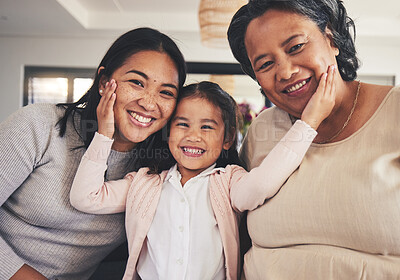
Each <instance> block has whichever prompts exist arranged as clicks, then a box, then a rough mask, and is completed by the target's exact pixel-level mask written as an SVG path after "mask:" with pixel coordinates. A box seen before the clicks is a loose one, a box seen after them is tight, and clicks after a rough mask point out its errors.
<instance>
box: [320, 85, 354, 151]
mask: <svg viewBox="0 0 400 280" xmlns="http://www.w3.org/2000/svg"><path fill="white" fill-rule="evenodd" d="M360 88H361V81H358V86H357V93H356V98H354V102H353V107H352V108H351V110H350V114H349V116H348V117H347V120H346V121H345V122H344V124H343V126H342V128H341V129H339V131H338V132H336V133H335V135H333V136H332V137H331V138H329V139H327V140H325V141H322V142H315V143H317V144H326V143H328V142H330V141H332V140H333V139H335V138H336V137H338V136H339V134H340V133H341V132H342V131H343V129H345V127H346V126H347V125H348V124H349V122H350V119H351V117H352V116H353V112H354V109H355V108H356V105H357V100H358V95H359V93H360Z"/></svg>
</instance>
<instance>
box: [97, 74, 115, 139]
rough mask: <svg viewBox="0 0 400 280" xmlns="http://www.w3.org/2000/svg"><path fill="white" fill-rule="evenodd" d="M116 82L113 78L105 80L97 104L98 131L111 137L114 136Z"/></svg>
mask: <svg viewBox="0 0 400 280" xmlns="http://www.w3.org/2000/svg"><path fill="white" fill-rule="evenodd" d="M116 88H117V83H116V82H115V80H111V81H110V82H107V84H106V86H105V89H104V93H103V94H102V97H101V99H100V102H99V105H98V106H97V120H98V131H97V132H98V133H100V134H103V135H104V136H107V137H108V138H113V136H114V131H115V128H114V103H115V98H116V94H115V89H116Z"/></svg>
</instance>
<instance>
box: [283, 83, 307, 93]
mask: <svg viewBox="0 0 400 280" xmlns="http://www.w3.org/2000/svg"><path fill="white" fill-rule="evenodd" d="M305 84H306V81H302V82H301V83H298V84H297V85H294V86H292V87H291V88H290V89H288V90H287V92H292V91H295V90H298V89H299V88H301V87H302V86H304V85H305Z"/></svg>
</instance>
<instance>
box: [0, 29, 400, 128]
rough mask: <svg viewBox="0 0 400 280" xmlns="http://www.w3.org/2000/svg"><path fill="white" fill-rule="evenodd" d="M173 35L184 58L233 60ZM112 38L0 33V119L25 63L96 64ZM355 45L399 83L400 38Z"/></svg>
mask: <svg viewBox="0 0 400 280" xmlns="http://www.w3.org/2000/svg"><path fill="white" fill-rule="evenodd" d="M172 37H173V38H174V39H175V40H176V41H177V43H178V45H179V47H180V48H181V50H182V52H183V53H184V56H185V58H186V60H187V61H206V62H235V60H234V58H233V56H232V55H231V52H230V50H229V49H225V50H224V49H208V48H205V47H201V46H200V44H199V39H198V38H190V36H189V35H187V34H186V35H185V34H180V35H175V36H174V35H172ZM114 39H115V38H114V37H113V38H86V39H85V38H45V37H43V38H41V37H0V63H1V64H0V65H1V68H0V85H1V87H0V88H1V89H0V100H1V102H0V121H3V120H4V119H5V118H6V117H7V116H8V115H9V114H11V113H12V112H14V111H15V110H17V109H18V108H20V107H21V106H22V98H23V96H22V95H23V69H24V66H25V65H31V66H60V67H64V66H65V67H93V68H95V67H97V65H98V63H99V62H100V60H101V58H102V57H103V55H104V53H105V52H106V50H107V49H108V47H109V46H110V44H111V43H112V42H113V41H114ZM357 46H358V48H357V49H358V52H359V58H360V59H361V60H362V62H363V64H362V67H361V69H360V71H359V73H360V74H384V75H395V76H396V83H397V84H400V51H399V50H400V39H398V40H390V41H388V40H379V39H376V38H374V39H372V40H368V38H365V39H359V40H358V45H357Z"/></svg>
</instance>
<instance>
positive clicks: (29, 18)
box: [0, 0, 400, 41]
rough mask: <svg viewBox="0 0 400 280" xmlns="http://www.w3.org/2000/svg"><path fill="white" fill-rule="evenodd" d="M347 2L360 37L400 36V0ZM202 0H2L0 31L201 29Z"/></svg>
mask: <svg viewBox="0 0 400 280" xmlns="http://www.w3.org/2000/svg"><path fill="white" fill-rule="evenodd" d="M215 1H217V0H215ZM232 1H233V0H232ZM344 2H345V5H346V7H347V9H348V13H349V14H350V15H351V16H352V17H353V18H354V19H355V21H356V24H357V34H358V36H359V37H366V38H374V37H385V38H387V39H390V40H393V39H394V40H396V41H400V1H396V0H380V1H376V0H345V1H344ZM199 3H200V0H0V36H46V37H52V36H54V37H57V36H62V37H66V36H74V37H75V36H85V37H86V36H96V37H106V36H116V35H120V34H121V33H122V32H125V31H127V30H130V29H132V28H135V27H140V26H150V27H153V28H157V29H159V30H161V31H163V32H166V33H167V34H179V33H191V34H194V33H197V34H198V32H199V24H198V16H197V11H198V7H199Z"/></svg>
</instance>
